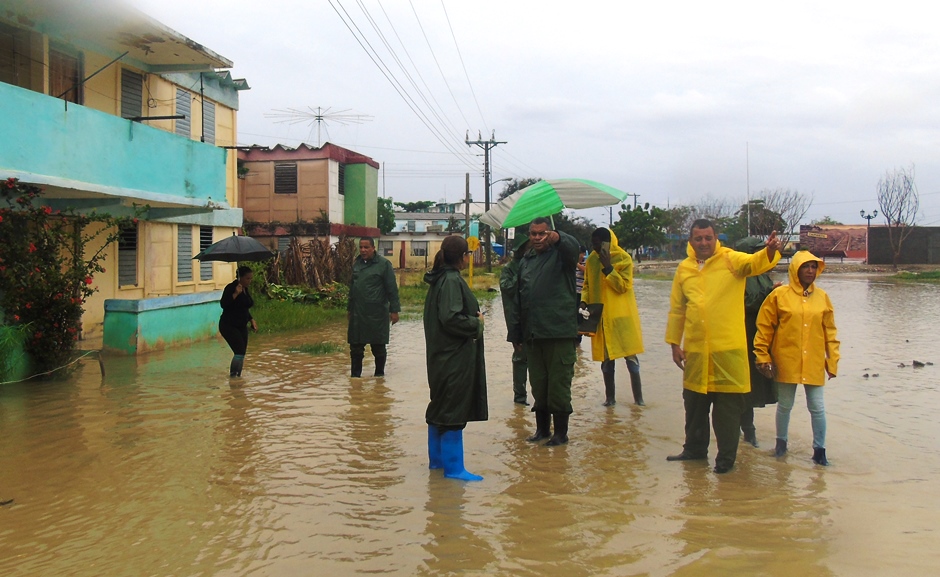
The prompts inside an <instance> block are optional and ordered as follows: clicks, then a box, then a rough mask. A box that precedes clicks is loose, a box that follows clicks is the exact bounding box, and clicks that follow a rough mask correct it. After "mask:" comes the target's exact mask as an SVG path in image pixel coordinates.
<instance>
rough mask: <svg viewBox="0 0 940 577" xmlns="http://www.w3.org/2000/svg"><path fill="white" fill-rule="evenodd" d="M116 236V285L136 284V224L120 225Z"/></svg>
mask: <svg viewBox="0 0 940 577" xmlns="http://www.w3.org/2000/svg"><path fill="white" fill-rule="evenodd" d="M119 233H120V237H119V238H118V286H137V225H136V224H130V225H126V226H122V227H121V229H120V231H119Z"/></svg>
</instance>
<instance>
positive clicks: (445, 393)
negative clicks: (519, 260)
mask: <svg viewBox="0 0 940 577" xmlns="http://www.w3.org/2000/svg"><path fill="white" fill-rule="evenodd" d="M424 282H426V283H428V284H429V285H431V287H430V289H428V296H427V298H426V299H425V301H424V340H425V345H426V352H427V365H428V386H429V387H430V389H431V402H430V403H428V410H427V413H426V414H425V419H426V420H427V422H428V424H431V425H438V426H441V425H444V426H460V425H466V424H467V423H468V422H469V421H485V420H487V418H488V411H487V405H486V369H485V366H484V359H483V323H481V322H480V319H479V318H477V312H479V310H480V305H479V304H478V303H477V299H476V297H474V296H473V293H471V292H470V288H469V287H468V286H467V283H466V282H464V280H463V278H462V277H461V276H460V271H458V270H457V269H454V268H451V267H443V268H440V269H437V270H432V271H431V272H429V273H427V274H426V275H424Z"/></svg>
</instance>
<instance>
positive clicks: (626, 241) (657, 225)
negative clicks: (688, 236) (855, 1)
mask: <svg viewBox="0 0 940 577" xmlns="http://www.w3.org/2000/svg"><path fill="white" fill-rule="evenodd" d="M620 208H621V210H620V212H619V215H620V218H619V219H618V220H617V222H615V223H614V225H613V226H612V227H611V228H613V230H614V233H615V234H616V235H617V239H618V241H619V243H620V246H622V247H623V248H625V249H630V250H634V249H638V248H640V247H644V246H662V244H663V243H665V242H666V226H667V225H668V224H669V213H667V212H666V211H665V210H663V209H661V208H659V207H656V206H650V204H649V203H648V202H647V203H646V204H644V205H643V206H637V207H634V208H631V207H630V206H627V205H625V204H622V205H620Z"/></svg>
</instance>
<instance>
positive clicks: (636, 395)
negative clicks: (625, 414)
mask: <svg viewBox="0 0 940 577" xmlns="http://www.w3.org/2000/svg"><path fill="white" fill-rule="evenodd" d="M630 387H631V388H632V389H633V402H634V403H636V404H637V405H639V406H641V407H645V406H646V403H644V402H643V384H642V381H640V373H639V372H636V373H634V372H633V371H630Z"/></svg>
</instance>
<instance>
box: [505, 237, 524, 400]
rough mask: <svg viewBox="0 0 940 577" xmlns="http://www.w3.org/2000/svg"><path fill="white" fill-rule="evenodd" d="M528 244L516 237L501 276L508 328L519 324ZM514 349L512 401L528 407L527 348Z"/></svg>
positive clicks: (515, 346) (516, 345)
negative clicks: (521, 269) (521, 276)
mask: <svg viewBox="0 0 940 577" xmlns="http://www.w3.org/2000/svg"><path fill="white" fill-rule="evenodd" d="M528 244H529V239H528V237H526V236H524V235H519V236H518V237H516V240H515V242H514V243H513V251H512V258H511V259H510V260H509V262H507V263H506V264H505V265H504V266H503V270H502V272H501V273H500V275H499V293H500V296H501V297H502V300H503V317H504V318H505V319H506V326H507V327H512V326H513V325H514V324H516V323H517V322H518V317H519V302H518V298H517V296H518V295H517V293H518V291H519V264H520V263H521V262H522V256H523V255H524V254H525V252H526V246H527V245H528ZM506 340H507V341H509V342H511V343H512V339H511V338H510V337H507V338H506ZM512 348H513V351H512V397H513V398H512V400H513V402H515V403H518V404H520V405H528V404H529V401H528V399H527V396H526V389H525V383H526V374H527V373H528V363H527V362H526V356H525V346H524V345H522V344H521V343H513V344H512Z"/></svg>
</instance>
